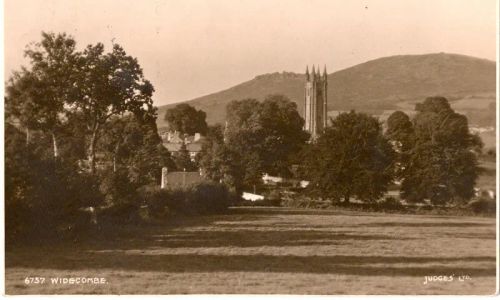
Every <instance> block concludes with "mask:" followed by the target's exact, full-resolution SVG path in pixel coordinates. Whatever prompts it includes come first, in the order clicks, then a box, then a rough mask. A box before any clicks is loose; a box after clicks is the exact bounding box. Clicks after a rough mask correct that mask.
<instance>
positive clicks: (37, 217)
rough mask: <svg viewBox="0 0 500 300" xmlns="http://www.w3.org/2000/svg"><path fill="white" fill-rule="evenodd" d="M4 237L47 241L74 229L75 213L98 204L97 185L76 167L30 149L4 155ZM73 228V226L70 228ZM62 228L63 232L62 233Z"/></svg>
mask: <svg viewBox="0 0 500 300" xmlns="http://www.w3.org/2000/svg"><path fill="white" fill-rule="evenodd" d="M5 174H6V176H5V179H6V182H5V185H6V189H5V209H6V213H5V217H6V237H7V239H9V240H14V239H18V237H20V236H24V237H26V238H28V239H29V237H30V236H32V235H36V236H38V237H49V236H51V237H52V236H53V237H55V236H59V235H61V232H59V231H60V230H59V229H61V230H66V229H67V228H71V227H74V226H73V225H74V223H75V222H76V220H78V215H79V214H80V212H79V209H80V208H82V207H86V206H90V205H92V206H95V205H97V204H99V203H100V202H101V201H102V199H103V197H102V194H101V193H100V192H99V190H98V184H97V181H96V180H95V179H94V178H93V177H91V176H89V175H87V174H82V173H80V172H78V169H77V167H76V166H74V165H72V164H70V163H67V162H65V161H62V160H55V159H54V158H52V157H50V158H46V157H43V156H40V155H38V154H37V153H35V152H34V151H32V150H31V149H29V148H27V147H24V148H18V151H16V152H10V153H7V154H6V164H5ZM72 224H73V225H72ZM64 228H66V229H64Z"/></svg>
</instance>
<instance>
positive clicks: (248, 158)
mask: <svg viewBox="0 0 500 300" xmlns="http://www.w3.org/2000/svg"><path fill="white" fill-rule="evenodd" d="M226 110H227V114H226V115H227V122H226V127H225V128H224V130H223V129H222V127H220V126H219V127H216V128H213V131H212V132H211V131H210V130H209V134H208V138H207V141H206V142H205V144H204V147H203V150H202V155H201V158H200V164H201V167H202V168H203V169H204V170H205V171H206V172H207V175H209V176H211V178H214V179H217V180H225V181H226V182H232V184H233V186H238V189H240V188H254V187H255V186H257V185H259V184H260V183H261V182H262V174H263V173H269V174H272V175H280V176H289V175H290V174H291V172H290V169H291V168H290V167H291V164H292V162H293V161H294V160H293V159H294V158H296V154H297V153H298V152H299V151H300V149H301V147H302V146H303V145H304V144H305V141H306V140H307V139H308V134H307V133H306V132H304V131H303V128H302V127H303V123H304V121H303V120H302V118H301V117H300V115H299V114H298V112H297V106H296V104H295V103H293V102H292V101H290V100H289V99H288V98H286V97H285V96H282V95H270V96H268V97H266V99H265V100H264V101H263V102H259V101H258V100H256V99H243V100H235V101H232V102H230V103H229V104H228V106H227V107H226Z"/></svg>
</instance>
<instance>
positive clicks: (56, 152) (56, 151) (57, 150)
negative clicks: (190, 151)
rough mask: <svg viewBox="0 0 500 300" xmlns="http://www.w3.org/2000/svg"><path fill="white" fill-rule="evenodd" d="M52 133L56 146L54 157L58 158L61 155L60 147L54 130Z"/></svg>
mask: <svg viewBox="0 0 500 300" xmlns="http://www.w3.org/2000/svg"><path fill="white" fill-rule="evenodd" d="M51 135H52V144H53V146H54V158H57V157H58V156H59V147H58V146H57V138H56V135H55V134H54V132H52V133H51Z"/></svg>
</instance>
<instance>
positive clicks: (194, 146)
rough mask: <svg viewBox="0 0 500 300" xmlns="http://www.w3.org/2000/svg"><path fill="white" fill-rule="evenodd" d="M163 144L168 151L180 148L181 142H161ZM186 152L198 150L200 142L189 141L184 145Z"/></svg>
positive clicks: (176, 150) (199, 149)
mask: <svg viewBox="0 0 500 300" xmlns="http://www.w3.org/2000/svg"><path fill="white" fill-rule="evenodd" d="M163 146H164V147H165V148H167V150H168V151H169V152H178V151H180V150H181V147H182V144H181V143H168V142H167V143H163ZM186 148H187V150H188V152H200V151H201V143H198V142H196V143H190V144H187V145H186Z"/></svg>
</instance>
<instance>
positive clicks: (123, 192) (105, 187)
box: [100, 170, 140, 208]
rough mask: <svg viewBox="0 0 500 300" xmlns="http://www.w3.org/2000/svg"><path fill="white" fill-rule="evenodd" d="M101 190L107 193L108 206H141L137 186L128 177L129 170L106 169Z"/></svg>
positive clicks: (102, 177) (102, 176) (102, 175)
mask: <svg viewBox="0 0 500 300" xmlns="http://www.w3.org/2000/svg"><path fill="white" fill-rule="evenodd" d="M100 190H101V192H102V193H103V194H104V195H105V200H106V204H107V206H125V207H132V206H136V207H137V208H138V207H139V205H140V203H139V201H138V194H137V191H136V186H134V184H132V183H131V182H130V180H129V178H128V177H127V172H126V171H124V170H118V171H116V172H113V171H111V170H108V171H105V172H104V173H103V174H101V185H100Z"/></svg>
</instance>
